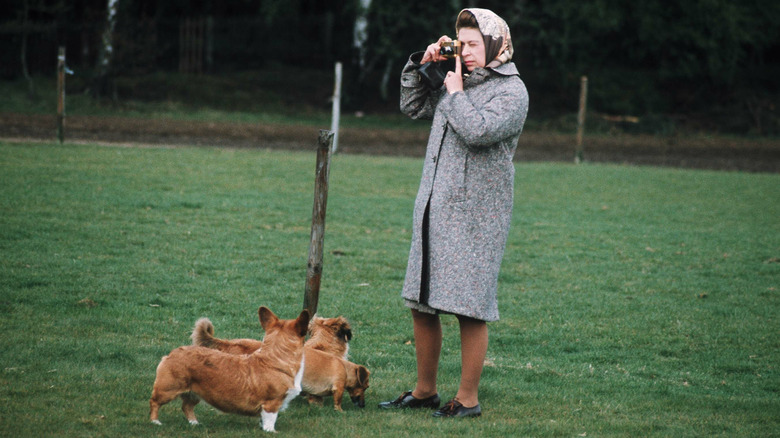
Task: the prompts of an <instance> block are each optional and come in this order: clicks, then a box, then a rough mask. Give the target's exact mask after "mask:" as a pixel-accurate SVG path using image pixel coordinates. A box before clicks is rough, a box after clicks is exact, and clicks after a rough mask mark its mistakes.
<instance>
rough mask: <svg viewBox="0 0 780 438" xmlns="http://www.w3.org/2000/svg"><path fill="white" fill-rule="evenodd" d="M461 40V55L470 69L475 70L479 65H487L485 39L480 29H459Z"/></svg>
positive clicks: (459, 38)
mask: <svg viewBox="0 0 780 438" xmlns="http://www.w3.org/2000/svg"><path fill="white" fill-rule="evenodd" d="M458 40H460V43H461V48H460V55H461V57H462V58H463V63H464V64H466V69H467V70H468V71H474V69H475V68H477V67H484V66H485V40H484V39H483V38H482V32H480V31H479V29H474V28H471V27H461V28H460V30H459V31H458Z"/></svg>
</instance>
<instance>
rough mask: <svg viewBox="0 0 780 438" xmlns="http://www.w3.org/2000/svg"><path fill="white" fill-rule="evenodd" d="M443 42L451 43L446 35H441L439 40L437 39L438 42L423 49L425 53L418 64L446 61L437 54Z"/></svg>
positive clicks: (450, 39)
mask: <svg viewBox="0 0 780 438" xmlns="http://www.w3.org/2000/svg"><path fill="white" fill-rule="evenodd" d="M445 41H452V38H450V37H448V36H447V35H443V36H442V37H441V38H439V40H438V41H436V42H435V43H433V44H430V45H429V46H428V48H427V49H425V53H424V54H423V57H422V60H421V61H420V64H425V63H426V62H439V61H444V60H445V59H447V58H445V57H443V56H441V55H440V54H439V51H440V50H441V43H443V42H445Z"/></svg>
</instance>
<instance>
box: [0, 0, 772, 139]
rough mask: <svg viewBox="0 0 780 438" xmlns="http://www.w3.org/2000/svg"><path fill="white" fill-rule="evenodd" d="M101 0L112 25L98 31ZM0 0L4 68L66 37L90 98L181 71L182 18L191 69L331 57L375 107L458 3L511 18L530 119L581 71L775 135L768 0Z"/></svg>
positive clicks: (39, 56) (640, 109) (608, 96)
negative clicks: (120, 82)
mask: <svg viewBox="0 0 780 438" xmlns="http://www.w3.org/2000/svg"><path fill="white" fill-rule="evenodd" d="M111 4H114V5H115V6H116V16H115V23H114V26H113V31H112V32H106V30H107V26H108V24H107V23H108V20H107V16H108V14H107V9H108V7H109V5H111ZM5 5H6V7H4V8H2V10H0V78H2V79H3V80H14V79H20V78H28V79H29V80H31V81H32V78H34V77H36V76H40V75H50V74H53V72H54V69H55V65H56V53H57V47H58V46H60V45H62V46H65V47H66V48H67V53H68V66H69V67H70V68H71V69H73V70H75V71H76V72H77V75H79V76H80V77H85V76H88V77H90V78H93V79H94V80H93V81H91V82H90V87H92V88H93V90H92V91H93V92H94V94H96V95H99V94H101V93H100V92H101V91H102V92H103V94H108V92H107V90H106V89H105V88H106V87H107V86H108V87H110V83H111V80H113V79H116V78H121V77H128V76H136V77H137V76H143V75H146V74H151V73H160V72H171V73H174V72H179V71H180V69H181V68H182V65H181V60H182V56H184V55H182V43H181V41H182V39H181V35H182V26H183V23H184V22H185V20H186V19H194V20H195V22H196V23H202V24H201V26H202V28H200V29H202V30H201V34H202V35H203V37H202V39H201V40H199V41H200V45H195V46H194V47H196V49H195V50H197V51H198V52H199V54H200V56H201V57H200V58H199V60H198V63H199V69H197V70H196V71H197V72H202V74H215V75H220V74H230V73H233V72H237V71H251V70H258V69H265V68H269V67H271V66H273V67H275V68H278V67H279V66H290V67H295V68H297V69H300V68H305V69H310V70H311V72H312V75H311V81H323V82H324V83H326V84H327V86H328V87H331V86H332V83H331V78H332V68H333V63H334V62H336V61H341V62H343V63H344V66H345V69H346V73H345V81H346V83H345V89H346V92H345V99H344V102H345V105H346V106H347V107H348V108H351V109H371V110H386V111H394V110H395V108H397V93H398V90H397V88H398V85H397V83H398V73H399V72H400V69H401V67H402V66H403V64H404V62H405V61H406V59H407V57H408V55H409V53H411V52H413V51H416V50H421V49H423V48H424V47H425V46H426V45H427V44H428V43H430V42H431V41H433V40H435V39H436V38H437V37H438V36H440V35H442V34H449V35H453V34H454V29H453V22H454V17H455V16H456V14H457V12H458V11H459V10H460V9H462V8H464V7H484V8H489V9H493V10H494V11H496V12H497V13H499V15H501V16H502V17H504V18H505V19H506V20H507V22H508V23H509V25H510V27H511V29H512V35H513V41H514V45H515V58H514V61H515V62H516V63H517V65H518V67H519V69H520V71H521V74H522V76H523V78H524V80H525V81H526V84H527V85H528V88H529V91H530V93H531V94H532V96H533V107H532V110H531V117H536V118H543V119H544V118H547V119H554V118H556V117H561V115H562V114H572V113H573V112H575V111H576V106H577V101H578V92H579V91H578V90H579V82H580V77H581V76H582V75H587V76H588V78H589V107H590V108H591V111H594V112H596V113H599V114H603V115H604V116H605V117H607V116H636V117H639V118H641V119H642V120H643V121H648V120H650V121H653V120H654V121H655V126H654V128H653V129H654V130H656V131H663V130H664V129H666V128H665V127H669V128H668V129H674V127H675V126H681V125H685V126H688V127H692V128H694V129H701V130H706V131H711V130H714V131H720V132H729V133H738V134H758V135H778V134H780V122H779V121H778V120H779V116H778V109H777V107H776V105H777V103H778V96H780V80H778V78H780V26H778V25H777V23H778V22H780V2H776V1H769V2H767V1H764V0H689V1H668V0H646V1H643V2H626V1H622V0H514V1H507V0H502V1H501V0H480V1H465V0H429V1H425V2H421V1H417V0H393V1H387V0H373V1H371V0H330V1H325V0H252V1H249V0H7V1H6V2H5ZM361 32H364V33H362V34H361ZM106 35H110V42H111V45H110V47H111V50H110V56H109V59H110V63H109V64H108V68H107V69H105V70H104V69H101V68H99V67H100V66H99V64H100V63H101V60H102V59H105V56H104V55H105V48H106V43H105V41H106V40H105V36H106ZM361 35H362V36H361ZM101 79H102V80H101ZM107 84H108V85H107ZM289 86H290V87H295V86H296V84H295V83H291V84H289ZM125 92H128V91H127V90H125ZM130 93H132V90H130ZM114 97H115V98H119V99H122V98H125V97H131V96H122V95H121V93H120V95H116V93H115V95H114ZM607 118H611V119H616V117H607ZM617 119H618V120H632V118H631V117H629V118H625V117H624V118H622V119H621V118H620V117H617Z"/></svg>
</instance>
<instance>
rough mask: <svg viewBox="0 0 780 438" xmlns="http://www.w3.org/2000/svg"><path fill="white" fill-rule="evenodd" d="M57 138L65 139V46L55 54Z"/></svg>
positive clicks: (61, 141) (62, 140)
mask: <svg viewBox="0 0 780 438" xmlns="http://www.w3.org/2000/svg"><path fill="white" fill-rule="evenodd" d="M57 139H58V140H59V141H60V144H62V143H63V142H64V141H65V47H64V46H60V50H59V53H58V54H57Z"/></svg>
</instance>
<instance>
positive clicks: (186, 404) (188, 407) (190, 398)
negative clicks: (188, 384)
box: [181, 392, 200, 426]
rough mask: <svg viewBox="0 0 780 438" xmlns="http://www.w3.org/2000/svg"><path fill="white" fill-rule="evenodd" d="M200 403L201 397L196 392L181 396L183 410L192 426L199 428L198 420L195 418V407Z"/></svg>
mask: <svg viewBox="0 0 780 438" xmlns="http://www.w3.org/2000/svg"><path fill="white" fill-rule="evenodd" d="M198 403H200V397H198V395H197V394H195V393H194V392H185V393H184V394H182V395H181V410H182V412H184V416H185V417H187V421H189V422H190V424H191V425H193V426H197V425H198V424H199V423H198V418H197V417H196V416H195V405H197V404H198Z"/></svg>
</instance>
